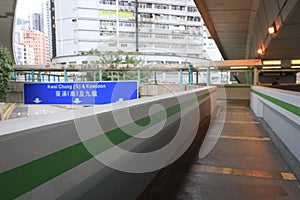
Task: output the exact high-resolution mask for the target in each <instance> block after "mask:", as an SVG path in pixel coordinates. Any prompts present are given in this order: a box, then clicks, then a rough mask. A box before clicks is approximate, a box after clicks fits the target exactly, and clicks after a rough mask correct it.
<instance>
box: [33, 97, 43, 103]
mask: <svg viewBox="0 0 300 200" xmlns="http://www.w3.org/2000/svg"><path fill="white" fill-rule="evenodd" d="M33 102H34V103H36V104H39V103H41V102H42V101H41V100H40V99H39V98H35V100H34V101H33Z"/></svg>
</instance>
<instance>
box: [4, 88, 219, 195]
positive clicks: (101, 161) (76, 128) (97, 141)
mask: <svg viewBox="0 0 300 200" xmlns="http://www.w3.org/2000/svg"><path fill="white" fill-rule="evenodd" d="M216 98H217V92H216V88H215V87H208V88H203V89H197V90H194V91H186V92H178V93H173V94H168V95H162V96H156V97H149V98H142V99H138V100H134V101H129V102H119V103H116V104H112V105H104V106H95V107H91V108H84V109H75V110H72V111H66V112H59V113H56V114H55V115H45V116H37V117H31V118H25V119H14V120H8V121H4V122H0V160H1V164H0V195H1V199H15V198H18V199H76V198H80V197H82V198H83V199H84V198H85V197H88V195H89V194H90V192H89V191H96V193H99V194H101V196H100V197H101V199H102V198H103V199H117V198H119V199H120V198H122V199H135V198H137V197H138V195H139V194H140V193H141V192H142V191H143V190H144V189H145V187H147V184H149V183H150V182H151V180H152V179H153V178H154V177H155V176H156V174H157V173H158V171H159V168H158V169H155V170H150V169H149V171H148V172H143V171H141V173H134V172H130V171H127V170H128V169H131V168H130V167H129V168H126V167H128V166H130V165H131V164H132V163H133V164H136V165H133V166H137V167H139V166H144V167H146V168H147V167H149V166H148V165H150V164H151V162H154V161H155V162H156V161H157V160H158V159H159V157H160V156H159V155H157V156H156V157H154V158H153V157H152V159H154V160H153V161H151V160H150V158H149V160H150V164H147V160H144V161H143V162H137V163H135V162H134V161H135V160H134V157H132V155H131V154H129V155H127V154H128V153H126V152H135V153H137V154H140V153H143V154H142V155H143V156H142V158H145V159H146V158H147V157H146V153H147V152H154V153H155V152H159V150H161V149H163V147H165V146H168V144H172V142H173V139H174V138H177V136H178V135H179V136H180V138H179V140H177V142H178V141H180V142H179V143H177V144H176V149H174V148H173V149H171V150H169V151H167V152H168V155H167V157H164V159H165V162H166V161H168V160H170V161H171V160H172V159H173V158H176V156H180V155H181V153H183V152H184V150H185V149H186V148H188V146H189V144H190V143H191V141H192V140H193V138H194V137H195V134H196V132H197V130H198V125H199V123H200V121H201V119H203V118H204V117H205V116H209V115H210V114H211V112H212V111H213V110H214V109H215V105H216ZM199 114H200V116H199ZM120 149H121V150H122V151H121V152H122V153H121V154H120ZM149 160H148V161H149ZM108 166H109V167H108ZM116 169H118V170H116ZM119 170H121V171H119ZM134 170H136V172H138V170H139V169H134ZM93 188H97V189H93Z"/></svg>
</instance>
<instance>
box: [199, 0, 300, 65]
mask: <svg viewBox="0 0 300 200" xmlns="http://www.w3.org/2000/svg"><path fill="white" fill-rule="evenodd" d="M285 2H286V3H285ZM195 3H196V5H197V7H198V10H199V11H200V13H201V14H202V17H203V18H204V21H205V23H206V24H208V25H207V27H208V28H209V31H211V32H212V34H211V35H212V37H213V38H214V39H215V41H216V43H217V45H218V47H219V49H220V51H221V53H222V54H223V56H224V58H225V59H245V58H247V59H252V58H259V57H260V56H259V55H257V54H256V50H257V49H258V48H260V47H261V46H264V47H266V50H265V54H264V55H263V56H262V58H263V59H274V58H276V57H278V58H285V59H290V58H295V57H297V58H300V0H291V1H286V0H245V1H240V0H195ZM280 9H282V10H283V12H280ZM276 19H277V20H276ZM279 19H280V20H279ZM281 19H283V20H284V21H283V22H282V21H281ZM275 20H276V24H277V25H278V26H280V29H279V31H278V33H277V35H275V36H272V37H270V36H268V32H267V30H268V27H269V25H271V24H272V23H273V22H274V21H275Z"/></svg>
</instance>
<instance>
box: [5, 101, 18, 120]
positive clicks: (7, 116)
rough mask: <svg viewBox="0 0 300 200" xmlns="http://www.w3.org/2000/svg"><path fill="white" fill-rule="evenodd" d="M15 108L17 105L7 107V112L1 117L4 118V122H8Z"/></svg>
mask: <svg viewBox="0 0 300 200" xmlns="http://www.w3.org/2000/svg"><path fill="white" fill-rule="evenodd" d="M16 107H17V104H16V103H14V104H12V105H11V106H9V107H8V108H7V110H6V111H5V112H4V116H3V117H4V120H8V118H9V116H10V114H11V113H12V111H13V110H14V109H15V108H16Z"/></svg>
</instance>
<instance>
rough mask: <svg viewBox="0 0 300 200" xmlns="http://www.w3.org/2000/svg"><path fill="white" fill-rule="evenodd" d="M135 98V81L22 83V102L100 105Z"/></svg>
mask: <svg viewBox="0 0 300 200" xmlns="http://www.w3.org/2000/svg"><path fill="white" fill-rule="evenodd" d="M137 98H138V83H137V82H136V81H124V82H74V83H36V84H24V104H54V105H56V104H61V105H101V104H109V103H114V102H118V101H126V100H133V99H137Z"/></svg>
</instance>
